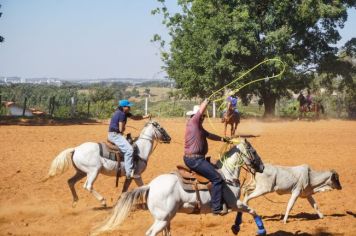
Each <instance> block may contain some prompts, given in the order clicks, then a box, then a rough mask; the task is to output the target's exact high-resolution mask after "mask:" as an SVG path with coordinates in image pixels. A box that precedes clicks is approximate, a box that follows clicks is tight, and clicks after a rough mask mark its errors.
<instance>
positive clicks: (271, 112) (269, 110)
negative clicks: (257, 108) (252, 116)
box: [263, 96, 277, 117]
mask: <svg viewBox="0 0 356 236" xmlns="http://www.w3.org/2000/svg"><path fill="white" fill-rule="evenodd" d="M276 101H277V100H276V98H275V97H274V96H266V97H265V98H263V103H264V106H265V113H264V114H263V117H273V116H275V112H276Z"/></svg>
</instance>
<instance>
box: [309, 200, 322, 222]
mask: <svg viewBox="0 0 356 236" xmlns="http://www.w3.org/2000/svg"><path fill="white" fill-rule="evenodd" d="M307 199H308V202H309V203H310V205H311V206H312V207H313V208H314V209H315V211H316V213H317V214H318V216H319V218H320V219H322V218H324V215H323V213H321V212H320V211H319V207H318V205H317V204H316V202H315V200H314V198H313V197H312V195H310V196H308V197H307Z"/></svg>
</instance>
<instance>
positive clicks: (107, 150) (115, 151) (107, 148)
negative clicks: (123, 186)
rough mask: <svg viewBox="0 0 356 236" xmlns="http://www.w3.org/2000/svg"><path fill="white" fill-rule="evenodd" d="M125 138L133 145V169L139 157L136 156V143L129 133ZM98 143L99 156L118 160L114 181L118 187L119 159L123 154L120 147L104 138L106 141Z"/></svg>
mask: <svg viewBox="0 0 356 236" xmlns="http://www.w3.org/2000/svg"><path fill="white" fill-rule="evenodd" d="M126 138H127V140H128V141H129V143H130V144H131V145H133V150H134V152H133V163H134V169H136V164H137V161H138V159H139V156H138V154H137V153H138V149H137V146H136V144H134V143H133V142H134V140H133V139H132V137H131V134H128V135H127V137H126ZM98 145H99V149H100V151H99V154H100V156H101V157H103V158H106V159H108V160H111V161H117V162H118V168H117V172H116V182H115V186H116V187H118V185H119V177H120V172H121V168H122V166H121V161H123V160H124V156H123V153H122V152H121V151H120V149H119V148H118V147H117V146H116V144H115V143H113V142H111V141H110V140H106V142H101V143H98Z"/></svg>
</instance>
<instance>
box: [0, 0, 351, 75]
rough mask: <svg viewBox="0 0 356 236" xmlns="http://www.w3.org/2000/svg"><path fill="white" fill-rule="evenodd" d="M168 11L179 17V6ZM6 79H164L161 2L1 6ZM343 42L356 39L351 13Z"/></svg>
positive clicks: (44, 0)
mask: <svg viewBox="0 0 356 236" xmlns="http://www.w3.org/2000/svg"><path fill="white" fill-rule="evenodd" d="M167 2H168V3H167V6H168V9H170V10H172V11H177V10H178V6H177V4H176V1H175V0H168V1H167ZM0 4H1V5H2V7H1V8H0V12H3V14H2V17H1V18H0V35H1V36H3V37H4V38H5V42H4V43H2V44H0V76H19V77H22V78H38V77H47V78H60V79H67V80H71V79H97V78H145V79H162V78H164V77H165V76H166V74H165V72H163V71H162V66H163V62H162V61H161V58H160V52H159V48H158V46H157V44H154V43H152V42H150V40H151V39H152V37H153V35H154V34H156V33H158V34H160V35H162V36H163V37H164V38H165V39H169V37H168V33H167V30H166V29H165V27H164V26H163V25H162V23H161V21H162V17H161V16H160V15H151V10H152V9H154V8H155V7H157V6H159V3H158V2H157V0H101V1H99V0H0ZM348 13H349V17H348V21H347V22H346V24H345V27H344V29H341V30H340V33H341V36H342V40H341V41H340V42H339V43H338V46H341V45H343V44H344V43H345V42H346V41H347V40H349V39H350V38H352V37H356V27H354V26H352V22H353V23H354V22H356V10H354V9H352V10H349V11H348Z"/></svg>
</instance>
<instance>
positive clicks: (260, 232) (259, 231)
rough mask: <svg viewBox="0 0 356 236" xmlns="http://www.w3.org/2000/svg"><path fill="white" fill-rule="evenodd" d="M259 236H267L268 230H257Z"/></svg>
mask: <svg viewBox="0 0 356 236" xmlns="http://www.w3.org/2000/svg"><path fill="white" fill-rule="evenodd" d="M257 235H262V236H263V235H266V230H265V229H259V230H257Z"/></svg>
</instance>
